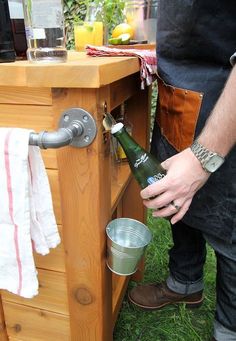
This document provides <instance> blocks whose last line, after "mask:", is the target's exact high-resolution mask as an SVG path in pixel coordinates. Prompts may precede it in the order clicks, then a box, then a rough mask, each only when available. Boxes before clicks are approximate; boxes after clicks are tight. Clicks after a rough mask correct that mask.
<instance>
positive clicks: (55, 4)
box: [31, 0, 63, 28]
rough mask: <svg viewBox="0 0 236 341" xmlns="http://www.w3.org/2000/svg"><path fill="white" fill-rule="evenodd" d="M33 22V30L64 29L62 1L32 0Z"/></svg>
mask: <svg viewBox="0 0 236 341" xmlns="http://www.w3.org/2000/svg"><path fill="white" fill-rule="evenodd" d="M31 20H32V27H33V28H57V27H62V26H63V15H62V5H61V0H47V1H45V0H32V14H31Z"/></svg>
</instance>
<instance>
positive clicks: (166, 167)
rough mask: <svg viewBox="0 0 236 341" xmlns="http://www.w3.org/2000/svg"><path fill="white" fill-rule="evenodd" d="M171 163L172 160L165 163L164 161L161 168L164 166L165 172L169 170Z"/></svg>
mask: <svg viewBox="0 0 236 341" xmlns="http://www.w3.org/2000/svg"><path fill="white" fill-rule="evenodd" d="M170 163H171V161H170V159H166V160H165V161H163V162H162V163H161V166H162V167H163V168H164V169H165V170H168V169H169V167H170Z"/></svg>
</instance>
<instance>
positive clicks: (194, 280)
mask: <svg viewBox="0 0 236 341" xmlns="http://www.w3.org/2000/svg"><path fill="white" fill-rule="evenodd" d="M172 234H173V241H174V246H173V247H172V249H171V250H170V251H169V269H170V278H169V279H168V281H169V282H168V281H167V284H168V286H169V287H170V289H172V290H174V289H175V288H176V291H177V290H178V292H179V293H184V292H185V293H192V292H196V291H199V290H201V289H202V288H203V266H204V263H205V259H206V241H205V240H207V241H208V243H209V244H210V245H211V246H212V247H213V249H214V250H215V254H216V259H217V276H216V298H217V304H216V314H215V319H216V321H217V322H219V323H220V324H221V325H222V326H223V327H225V328H226V329H229V331H232V332H233V335H234V332H235V340H236V240H235V242H234V243H233V244H229V243H227V242H224V241H222V240H220V239H218V238H215V237H214V236H211V235H206V234H204V236H203V234H202V232H201V231H199V230H197V229H193V228H191V227H189V226H187V225H186V224H184V223H183V222H178V223H176V224H175V225H173V226H172ZM178 288H179V289H178ZM230 340H231V339H230Z"/></svg>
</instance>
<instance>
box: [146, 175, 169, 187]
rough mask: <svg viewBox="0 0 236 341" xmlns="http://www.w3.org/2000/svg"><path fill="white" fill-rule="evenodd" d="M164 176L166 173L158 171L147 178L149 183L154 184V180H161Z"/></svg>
mask: <svg viewBox="0 0 236 341" xmlns="http://www.w3.org/2000/svg"><path fill="white" fill-rule="evenodd" d="M164 176H165V174H162V173H158V174H155V175H153V176H150V177H149V178H147V183H148V184H149V185H151V184H154V182H156V181H159V180H161V179H162V178H164Z"/></svg>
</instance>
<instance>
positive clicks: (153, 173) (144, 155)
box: [111, 123, 166, 188]
mask: <svg viewBox="0 0 236 341" xmlns="http://www.w3.org/2000/svg"><path fill="white" fill-rule="evenodd" d="M111 133H112V135H114V136H115V137H116V138H117V140H118V141H119V142H120V144H121V146H122V147H123V149H124V152H125V154H126V156H127V159H128V162H129V166H130V169H131V171H132V173H133V175H134V177H135V178H136V180H137V182H138V183H139V184H140V186H141V188H145V187H147V186H148V185H151V184H152V183H154V182H156V181H158V180H160V179H162V178H163V177H164V176H165V175H166V170H165V169H164V168H163V167H162V166H161V164H160V162H158V160H157V159H156V158H155V157H154V156H153V155H152V154H150V153H149V152H147V151H146V150H145V149H143V148H142V147H141V146H140V145H139V144H138V143H137V142H136V141H135V140H134V139H133V138H132V137H131V136H130V135H129V134H128V132H127V131H126V129H125V127H124V125H123V124H122V123H117V124H115V125H113V126H112V128H111Z"/></svg>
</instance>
